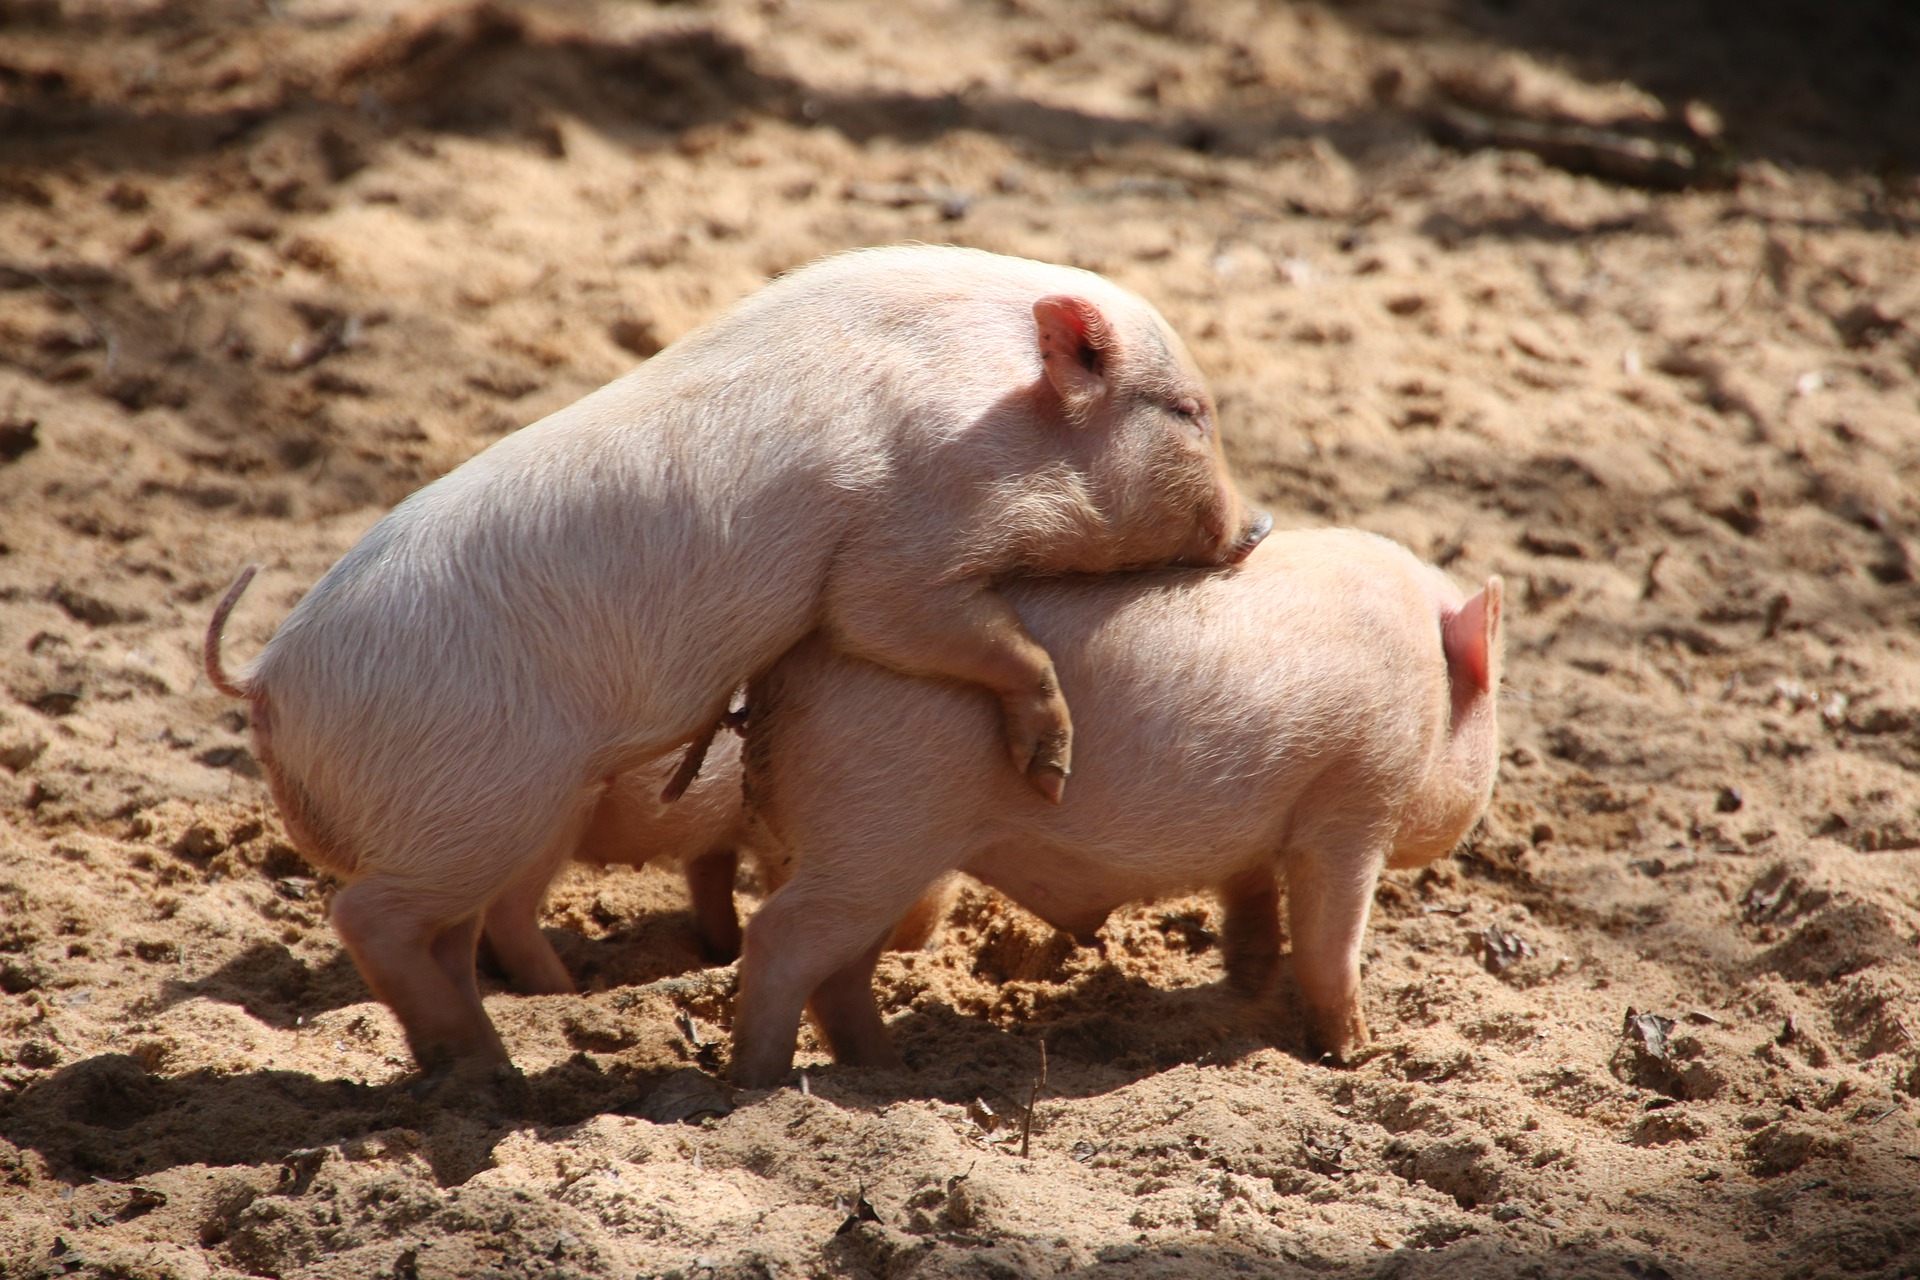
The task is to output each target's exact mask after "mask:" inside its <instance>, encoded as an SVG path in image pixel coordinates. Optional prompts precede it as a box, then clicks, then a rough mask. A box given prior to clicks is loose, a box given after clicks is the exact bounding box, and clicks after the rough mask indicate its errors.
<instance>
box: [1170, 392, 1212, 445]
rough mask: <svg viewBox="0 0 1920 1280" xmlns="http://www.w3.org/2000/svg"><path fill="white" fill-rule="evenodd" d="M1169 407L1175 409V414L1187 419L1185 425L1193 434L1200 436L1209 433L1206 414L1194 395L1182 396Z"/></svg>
mask: <svg viewBox="0 0 1920 1280" xmlns="http://www.w3.org/2000/svg"><path fill="white" fill-rule="evenodd" d="M1167 407H1168V408H1169V409H1171V410H1173V412H1174V414H1175V416H1177V417H1180V418H1182V419H1184V420H1185V421H1184V423H1183V425H1184V426H1185V427H1186V429H1187V431H1188V432H1190V433H1191V434H1192V435H1194V436H1196V437H1200V436H1204V435H1206V434H1207V419H1206V415H1205V413H1204V412H1203V411H1202V410H1201V408H1200V402H1199V401H1198V400H1196V399H1194V398H1193V397H1192V396H1181V397H1180V398H1179V399H1178V400H1175V401H1174V402H1173V403H1172V404H1170V405H1168V406H1167Z"/></svg>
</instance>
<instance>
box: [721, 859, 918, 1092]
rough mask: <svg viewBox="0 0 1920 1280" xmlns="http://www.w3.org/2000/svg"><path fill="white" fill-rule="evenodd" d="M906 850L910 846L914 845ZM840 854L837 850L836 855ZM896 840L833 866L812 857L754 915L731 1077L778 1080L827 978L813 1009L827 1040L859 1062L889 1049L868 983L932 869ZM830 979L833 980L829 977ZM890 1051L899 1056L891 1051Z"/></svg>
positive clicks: (747, 1081) (764, 1082)
mask: <svg viewBox="0 0 1920 1280" xmlns="http://www.w3.org/2000/svg"><path fill="white" fill-rule="evenodd" d="M902 847H907V848H911V847H912V845H911V844H910V843H909V844H907V845H904V846H902ZM837 852H838V851H836V854H837ZM897 853H898V850H897V849H895V848H892V847H890V848H889V849H887V850H881V851H879V854H880V856H878V857H871V858H861V859H854V860H842V859H841V858H840V857H838V856H835V855H827V854H822V855H819V856H820V857H821V859H822V860H825V859H827V858H829V857H831V860H832V862H833V863H834V867H833V870H832V871H831V872H830V873H822V872H820V871H818V870H816V867H817V864H816V863H814V862H809V863H808V864H805V865H803V866H802V868H801V870H800V873H799V874H798V875H797V876H795V878H794V879H793V880H791V881H789V882H788V883H787V884H786V885H785V886H783V887H782V888H781V889H780V890H779V891H778V892H776V893H775V894H774V895H773V896H772V897H771V898H769V899H767V901H766V902H765V904H763V905H762V906H761V907H760V909H759V910H758V911H756V912H754V915H753V919H752V920H750V921H748V922H747V932H746V945H745V947H744V948H743V950H742V954H741V960H740V995H739V998H738V1000H737V1001H736V1002H735V1005H734V1019H733V1076H734V1079H735V1080H737V1081H738V1082H739V1083H741V1084H743V1085H747V1086H748V1087H753V1088H759V1087H765V1086H768V1085H772V1084H775V1083H777V1082H778V1081H779V1080H780V1078H781V1077H782V1076H784V1075H785V1074H786V1073H787V1072H788V1070H790V1069H791V1068H792V1066H793V1051H794V1046H795V1041H796V1038H797V1036H798V1034H799V1030H800V1013H801V1010H802V1008H803V1007H804V1006H805V1005H806V1003H807V1002H808V1000H810V999H813V998H814V996H815V992H816V991H817V990H818V989H819V988H820V987H821V986H822V985H823V984H828V985H827V989H826V991H825V992H824V993H823V994H822V997H821V1000H820V1003H819V1004H818V1005H817V1006H816V1012H818V1013H819V1014H820V1016H821V1020H822V1023H823V1029H824V1030H826V1032H827V1036H828V1041H829V1043H831V1044H834V1045H835V1046H836V1048H837V1047H838V1045H839V1043H840V1042H841V1041H842V1040H844V1042H845V1044H846V1046H847V1048H848V1049H849V1051H851V1052H852V1053H854V1054H855V1055H856V1056H857V1057H858V1058H859V1059H860V1062H861V1064H864V1063H868V1062H872V1061H873V1060H875V1059H876V1058H880V1057H882V1056H883V1055H882V1054H881V1053H880V1051H879V1050H878V1049H876V1048H875V1047H874V1046H875V1039H876V1037H877V1039H878V1042H879V1044H881V1045H884V1044H885V1042H886V1033H885V1030H884V1028H880V1027H879V1025H878V1020H879V1013H878V1010H877V1009H875V1010H874V1011H873V1012H872V1013H871V1015H869V1014H868V1013H867V1012H866V1009H865V1008H863V1007H862V1006H861V1001H862V1000H864V1002H865V1005H866V1006H867V1007H871V1006H872V1003H873V995H872V987H871V983H870V982H869V981H868V979H869V976H870V975H871V974H872V972H873V963H874V958H875V957H877V956H878V954H879V950H880V948H881V946H882V945H883V944H884V942H885V940H886V938H887V935H888V933H889V932H890V931H891V930H892V929H893V927H894V925H895V923H896V922H897V921H898V920H899V919H900V917H901V916H902V915H904V914H905V913H906V912H907V910H908V908H910V907H911V906H912V905H913V903H914V901H915V900H916V899H917V898H919V897H920V895H921V894H922V893H924V892H925V891H926V890H927V889H928V888H929V887H930V882H931V880H932V879H933V878H934V876H933V875H932V874H930V873H929V874H916V873H915V871H914V869H913V868H912V867H911V866H910V865H909V866H905V867H903V866H901V863H902V862H903V861H905V860H904V859H901V858H899V857H897V856H892V857H890V856H888V855H889V854H895V855H897ZM829 980H832V981H831V982H829ZM884 1058H885V1060H886V1061H889V1062H897V1061H898V1059H896V1058H893V1057H892V1050H891V1049H890V1048H888V1049H886V1051H885V1054H884Z"/></svg>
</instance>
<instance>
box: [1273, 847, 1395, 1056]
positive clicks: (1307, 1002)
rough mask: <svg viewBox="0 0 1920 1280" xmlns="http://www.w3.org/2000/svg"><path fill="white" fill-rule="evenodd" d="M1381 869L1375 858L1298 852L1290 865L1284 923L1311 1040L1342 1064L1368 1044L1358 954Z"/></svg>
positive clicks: (1336, 851)
mask: <svg viewBox="0 0 1920 1280" xmlns="http://www.w3.org/2000/svg"><path fill="white" fill-rule="evenodd" d="M1382 861H1383V858H1382V855H1381V853H1380V851H1378V850H1375V849H1365V848H1361V849H1354V848H1351V847H1342V846H1334V847H1332V848H1316V847H1307V848H1299V849H1296V850H1294V851H1292V854H1291V856H1290V857H1289V858H1288V860H1287V922H1288V926H1289V929H1290V931H1291V933H1292V934H1293V975H1294V981H1295V982H1296V983H1297V984H1298V985H1299V988H1300V1002H1301V1005H1302V1012H1303V1013H1304V1014H1305V1016H1306V1023H1307V1037H1308V1039H1309V1040H1310V1041H1311V1042H1312V1044H1313V1047H1314V1048H1316V1049H1318V1050H1320V1051H1321V1052H1323V1053H1326V1054H1328V1055H1330V1056H1331V1057H1332V1058H1333V1060H1334V1061H1335V1062H1338V1063H1344V1062H1346V1061H1347V1060H1348V1059H1349V1058H1350V1057H1351V1055H1352V1054H1353V1053H1354V1051H1355V1050H1357V1049H1359V1048H1360V1047H1361V1046H1363V1045H1365V1044H1366V1043H1367V1039H1368V1033H1367V1019H1366V1015H1365V1014H1364V1013H1362V1012H1361V1009H1360V947H1361V942H1362V941H1363V939H1364V936H1365V934H1366V928H1367V913H1368V911H1369V910H1370V909H1371V908H1372V906H1373V889H1374V883H1375V881H1377V880H1378V879H1379V878H1380V866H1381V863H1382Z"/></svg>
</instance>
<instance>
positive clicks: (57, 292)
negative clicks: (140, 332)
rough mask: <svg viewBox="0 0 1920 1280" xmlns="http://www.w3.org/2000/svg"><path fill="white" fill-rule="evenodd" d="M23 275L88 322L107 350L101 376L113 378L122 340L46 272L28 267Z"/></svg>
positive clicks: (88, 325) (22, 270)
mask: <svg viewBox="0 0 1920 1280" xmlns="http://www.w3.org/2000/svg"><path fill="white" fill-rule="evenodd" d="M21 274H22V275H25V276H27V277H29V278H31V279H32V280H33V281H35V282H36V283H37V284H39V286H40V287H41V288H42V289H45V290H46V291H47V292H48V293H50V294H52V295H53V296H54V297H56V298H58V299H60V301H62V302H64V303H66V304H67V305H68V306H70V307H72V308H73V309H74V311H75V312H77V313H78V314H79V316H80V318H81V319H82V320H85V321H86V322H87V328H89V329H91V330H93V336H94V337H96V338H98V339H100V341H101V343H102V344H104V345H105V346H106V348H107V363H106V367H105V368H104V369H103V370H102V371H101V376H102V377H107V378H111V377H112V376H113V370H114V366H115V365H117V364H119V363H120V339H118V338H116V337H114V336H113V330H111V329H109V328H107V326H106V325H104V324H102V323H101V321H100V317H98V316H96V315H95V314H94V313H93V308H91V307H89V306H88V305H87V304H86V303H84V302H82V301H80V299H79V298H77V297H75V296H74V295H73V294H71V293H69V292H67V291H66V290H65V289H62V288H61V287H60V286H59V285H57V284H55V283H54V282H53V281H52V279H50V278H49V277H48V276H47V274H46V273H45V272H42V271H35V270H33V269H32V268H31V267H26V268H22V269H21Z"/></svg>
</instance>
